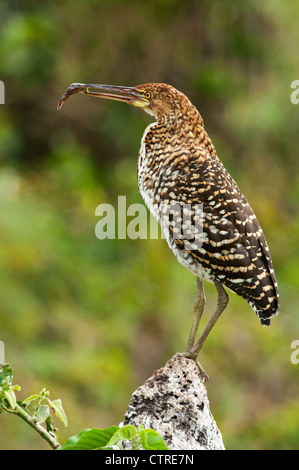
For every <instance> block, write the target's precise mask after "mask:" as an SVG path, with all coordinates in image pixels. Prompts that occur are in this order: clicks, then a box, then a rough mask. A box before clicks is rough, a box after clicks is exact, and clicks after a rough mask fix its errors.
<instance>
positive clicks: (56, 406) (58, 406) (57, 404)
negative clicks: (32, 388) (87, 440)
mask: <svg viewBox="0 0 299 470" xmlns="http://www.w3.org/2000/svg"><path fill="white" fill-rule="evenodd" d="M47 402H48V404H49V406H50V408H52V410H54V413H55V415H56V416H57V418H59V419H60V421H61V422H62V423H63V424H64V427H65V428H67V427H68V420H67V417H66V414H65V412H64V409H63V407H62V403H61V400H60V398H58V399H57V400H53V401H52V400H49V398H47Z"/></svg>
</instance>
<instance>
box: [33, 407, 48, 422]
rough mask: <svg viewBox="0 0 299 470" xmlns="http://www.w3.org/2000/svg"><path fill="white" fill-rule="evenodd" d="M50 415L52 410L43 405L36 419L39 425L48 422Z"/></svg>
mask: <svg viewBox="0 0 299 470" xmlns="http://www.w3.org/2000/svg"><path fill="white" fill-rule="evenodd" d="M49 413H50V408H49V406H48V405H41V406H40V407H39V408H38V410H37V412H36V414H35V418H36V419H37V421H38V422H39V423H43V422H44V421H46V419H47V418H48V416H49Z"/></svg>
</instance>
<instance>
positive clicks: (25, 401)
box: [21, 394, 40, 406]
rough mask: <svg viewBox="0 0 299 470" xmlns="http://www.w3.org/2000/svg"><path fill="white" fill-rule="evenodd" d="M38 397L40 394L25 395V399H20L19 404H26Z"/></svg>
mask: <svg viewBox="0 0 299 470" xmlns="http://www.w3.org/2000/svg"><path fill="white" fill-rule="evenodd" d="M38 398H40V395H39V394H38V395H30V397H27V398H25V400H23V401H22V403H21V405H23V406H24V405H27V404H28V403H30V402H31V401H34V400H37V399H38Z"/></svg>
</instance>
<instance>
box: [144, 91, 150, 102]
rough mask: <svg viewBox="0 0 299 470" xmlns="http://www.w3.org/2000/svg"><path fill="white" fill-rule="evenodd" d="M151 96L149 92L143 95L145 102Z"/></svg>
mask: <svg viewBox="0 0 299 470" xmlns="http://www.w3.org/2000/svg"><path fill="white" fill-rule="evenodd" d="M151 96H152V95H151V94H150V92H149V91H146V92H145V93H144V98H146V99H147V100H149V99H150V98H151Z"/></svg>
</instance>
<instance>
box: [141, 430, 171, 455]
mask: <svg viewBox="0 0 299 470" xmlns="http://www.w3.org/2000/svg"><path fill="white" fill-rule="evenodd" d="M138 436H139V439H140V441H141V444H142V447H143V449H144V450H168V447H167V445H166V444H165V442H164V440H163V438H162V437H161V436H160V435H159V434H158V433H157V432H156V431H154V429H143V430H142V431H140V432H139V434H138Z"/></svg>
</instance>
